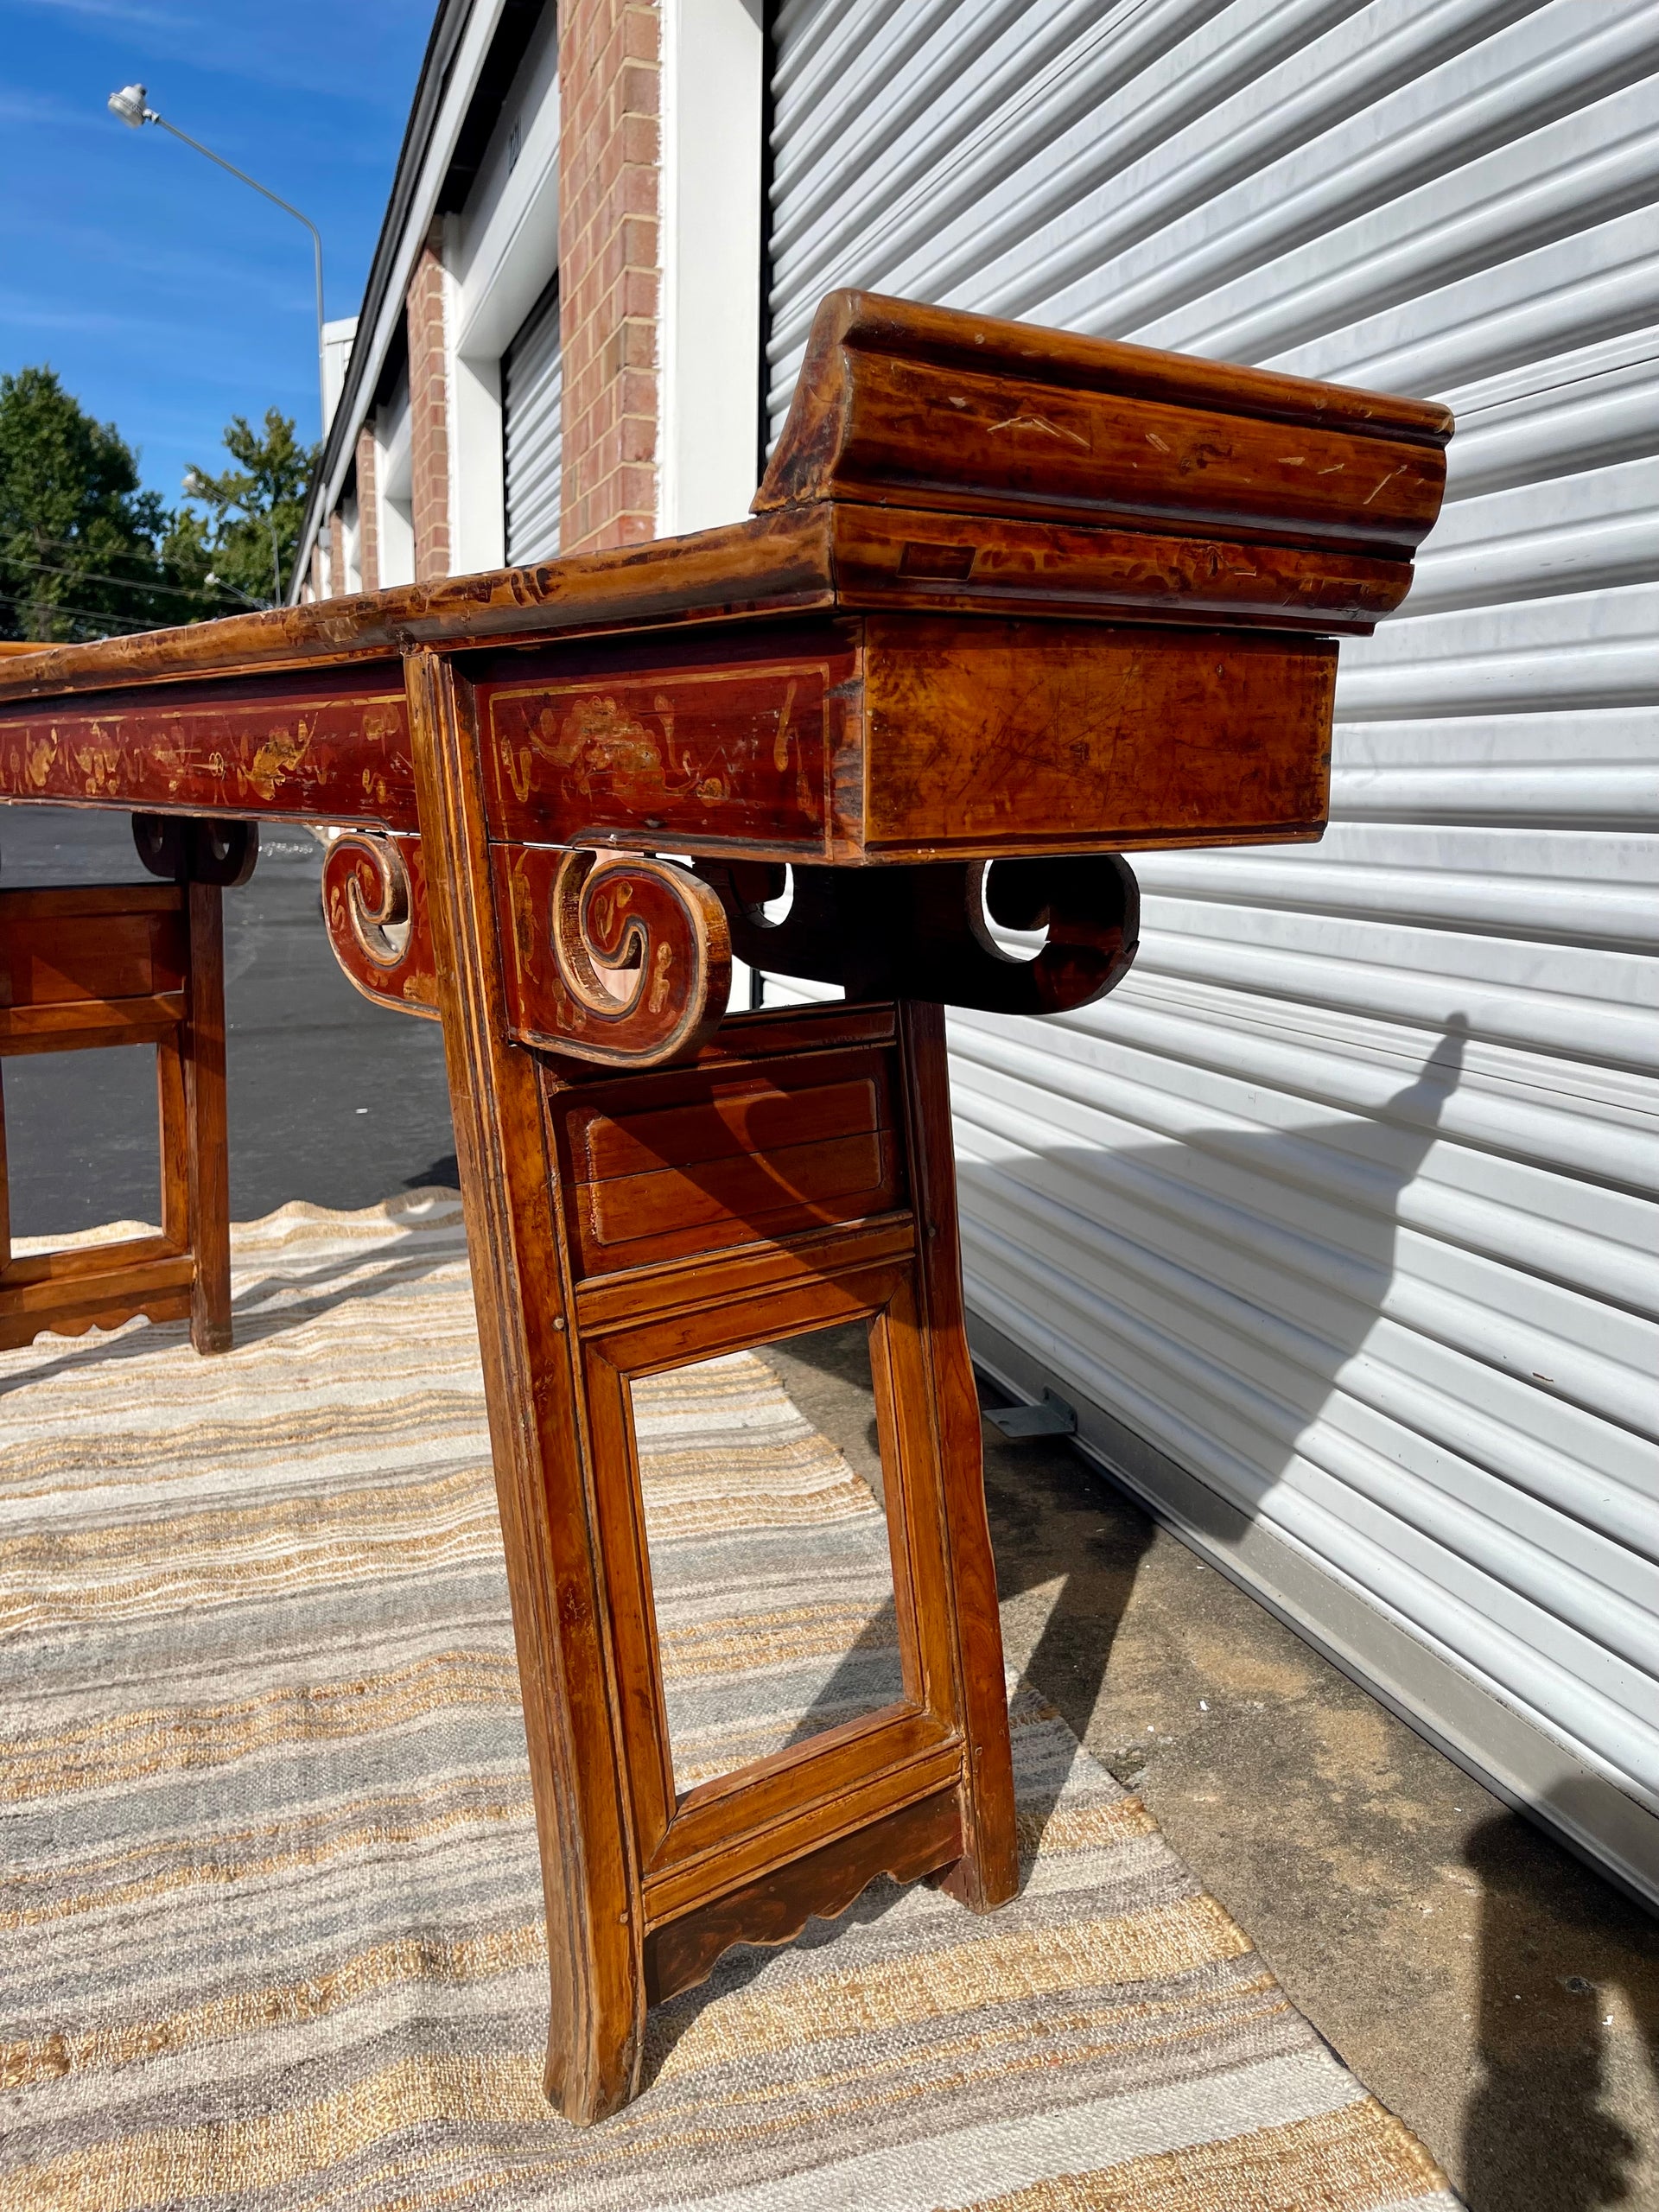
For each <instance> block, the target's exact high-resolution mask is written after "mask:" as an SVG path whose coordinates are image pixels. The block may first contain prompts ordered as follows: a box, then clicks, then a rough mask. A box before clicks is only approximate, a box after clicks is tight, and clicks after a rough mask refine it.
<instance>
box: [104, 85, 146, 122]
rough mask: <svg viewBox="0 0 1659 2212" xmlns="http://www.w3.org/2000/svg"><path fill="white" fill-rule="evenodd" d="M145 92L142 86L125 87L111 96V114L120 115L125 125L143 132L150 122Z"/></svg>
mask: <svg viewBox="0 0 1659 2212" xmlns="http://www.w3.org/2000/svg"><path fill="white" fill-rule="evenodd" d="M145 97H146V95H145V92H144V88H143V86H142V85H123V86H122V87H121V89H120V91H119V92H111V94H110V113H111V115H118V116H119V117H120V118H121V120H122V122H123V123H125V124H130V125H131V127H132V129H133V130H143V127H144V125H145V124H147V123H148V122H149V108H148V107H147V106H146V105H144V101H145Z"/></svg>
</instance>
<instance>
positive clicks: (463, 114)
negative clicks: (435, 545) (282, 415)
mask: <svg viewBox="0 0 1659 2212" xmlns="http://www.w3.org/2000/svg"><path fill="white" fill-rule="evenodd" d="M504 5H505V0H476V4H475V5H474V9H473V12H472V15H471V16H470V17H469V18H468V21H467V29H466V30H465V31H464V32H463V33H462V35H461V44H460V47H459V48H458V49H457V51H456V54H455V58H454V64H453V66H452V67H451V68H450V72H449V82H448V87H447V88H446V90H445V92H444V96H443V104H442V106H441V107H440V108H439V110H438V115H437V120H436V122H435V124H434V125H433V129H432V136H431V137H430V138H429V140H428V142H427V147H426V155H425V158H424V160H423V162H422V163H421V173H420V177H419V179H418V181H417V182H416V188H415V191H414V194H413V195H412V197H411V199H410V208H409V219H408V220H407V222H406V223H405V224H404V232H403V236H402V238H400V239H399V240H398V242H397V259H396V261H395V262H394V263H393V264H392V270H391V281H390V282H389V283H388V284H387V286H386V290H385V298H384V299H383V300H382V302H381V305H380V312H379V315H378V317H377V319H376V321H375V323H374V326H373V327H372V330H370V331H369V332H368V333H367V334H366V338H367V347H366V350H367V353H368V362H367V365H366V373H365V379H364V386H363V388H364V390H365V392H366V391H372V389H373V385H374V381H375V380H376V379H377V378H378V375H379V373H380V365H381V364H382V363H383V362H384V361H385V358H386V355H387V353H388V352H389V351H390V350H391V344H392V341H393V340H394V338H395V337H396V335H397V330H398V327H399V326H400V325H401V323H402V321H403V318H404V302H405V300H406V298H407V297H408V294H409V287H410V280H411V279H412V277H413V276H414V274H415V264H416V261H417V260H418V259H419V257H420V253H421V249H422V247H423V245H425V243H426V239H427V236H428V233H429V232H430V230H431V227H432V221H433V218H434V216H435V214H436V213H437V206H438V194H440V193H441V192H442V189H443V181H444V178H445V177H446V176H447V175H448V172H449V164H450V162H451V161H452V160H453V159H454V151H455V142H456V140H457V139H458V138H459V137H460V136H461V125H462V124H464V123H465V122H466V120H467V108H468V107H469V106H470V105H471V104H472V98H473V93H474V90H475V89H476V87H477V85H478V79H479V77H480V73H482V70H483V67H484V64H485V61H486V60H487V58H488V56H489V51H490V47H491V45H492V43H493V41H494V38H495V32H496V26H497V24H498V23H499V22H500V20H501V10H502V8H503V6H504ZM363 336H364V334H363V333H361V332H359V341H360V340H362V338H363ZM356 459H357V450H356V441H355V439H353V440H352V441H350V442H348V443H347V444H346V446H345V447H344V448H342V450H341V452H340V457H339V460H338V461H337V462H336V464H335V467H334V471H333V473H332V474H331V475H330V476H329V479H328V481H327V487H326V490H325V493H324V497H323V499H322V501H321V510H320V511H321V514H322V515H323V517H324V518H325V519H326V518H327V516H329V515H331V514H332V513H333V512H334V509H335V507H336V506H338V505H339V504H340V490H341V487H342V486H343V485H344V484H345V481H346V477H347V476H348V475H349V474H351V471H352V468H353V466H354V465H355V462H356Z"/></svg>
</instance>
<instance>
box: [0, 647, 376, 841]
mask: <svg viewBox="0 0 1659 2212" xmlns="http://www.w3.org/2000/svg"><path fill="white" fill-rule="evenodd" d="M0 798H16V799H55V800H59V801H61V802H64V803H66V804H69V805H73V806H111V807H116V806H119V807H130V808H132V809H133V810H135V811H142V812H144V813H149V814H210V815H211V814H228V815H235V816H238V817H258V816H265V817H270V816H286V817H288V818H289V819H290V820H299V821H315V822H364V823H376V824H380V825H383V826H384V827H385V828H386V829H414V828H415V826H416V823H415V771H414V767H413V765H412V763H411V761H410V746H409V716H408V711H407V708H406V706H405V703H404V690H403V678H402V675H401V671H397V669H396V668H395V667H394V668H393V669H392V670H391V671H387V670H386V669H385V667H383V666H382V667H375V668H372V669H362V670H348V671H328V672H327V673H324V672H320V671H308V670H298V671H295V672H294V673H292V674H290V675H288V676H283V677H262V678H259V679H257V681H256V680H249V681H247V682H244V683H235V682H227V683H211V684H209V683H202V684H195V683H193V684H191V685H190V686H189V687H188V690H185V689H175V688H171V687H162V686H156V687H152V688H149V689H146V690H131V691H122V692H117V693H106V694H105V695H104V696H102V697H99V696H88V697H86V698H69V699H57V700H52V701H48V702H42V703H41V705H40V706H39V707H38V708H35V709H33V710H32V711H29V710H28V709H21V710H20V709H12V710H11V712H10V714H9V715H8V717H7V719H6V722H5V725H4V728H3V729H0Z"/></svg>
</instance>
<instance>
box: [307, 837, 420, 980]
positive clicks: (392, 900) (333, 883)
mask: <svg viewBox="0 0 1659 2212" xmlns="http://www.w3.org/2000/svg"><path fill="white" fill-rule="evenodd" d="M322 912H323V919H324V921H325V922H326V923H327V929H328V942H329V944H331V945H332V946H333V947H334V957H335V959H336V960H338V961H339V963H340V966H341V967H342V968H343V969H345V971H346V975H347V976H348V977H349V978H350V979H351V981H352V982H353V983H354V984H355V985H356V986H357V988H358V989H359V991H361V992H362V994H363V995H364V997H365V998H369V999H372V1000H374V1001H375V1003H376V1004H377V1005H378V1006H394V1007H401V1008H402V1010H403V1011H404V1013H405V1014H422V1015H423V1016H424V1017H425V1018H426V1019H427V1020H436V1019H437V1014H438V985H437V975H436V969H435V961H434V958H433V952H432V932H431V928H430V925H429V921H428V918H427V911H426V871H425V866H424V863H423V859H422V855H421V841H420V839H419V838H418V837H399V836H391V835H385V834H381V833H378V832H375V831H370V830H356V829H353V830H348V831H346V834H345V835H344V836H340V837H336V838H335V840H334V843H333V844H332V845H330V846H329V848H328V852H327V858H326V859H325V860H324V861H323V863H322Z"/></svg>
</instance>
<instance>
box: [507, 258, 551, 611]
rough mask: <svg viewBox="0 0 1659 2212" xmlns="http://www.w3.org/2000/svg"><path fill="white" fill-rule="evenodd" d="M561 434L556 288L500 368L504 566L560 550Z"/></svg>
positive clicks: (540, 304)
mask: <svg viewBox="0 0 1659 2212" xmlns="http://www.w3.org/2000/svg"><path fill="white" fill-rule="evenodd" d="M563 432H564V371H563V357H562V355H561V353H560V348H559V296H558V292H557V290H556V289H554V290H553V291H552V292H550V294H549V295H548V296H546V297H544V298H543V299H542V300H540V301H539V302H537V305H536V306H535V307H534V308H531V312H530V314H529V315H527V316H526V317H525V318H524V327H523V329H522V330H520V331H519V333H518V336H517V337H516V338H515V339H514V340H513V341H512V345H511V346H509V347H508V348H507V353H506V358H505V360H504V361H503V362H502V364H501V435H502V444H503V447H504V448H505V454H504V458H505V480H506V500H507V562H508V565H509V566H510V567H512V568H515V569H517V568H522V567H524V565H525V563H528V562H531V561H550V560H551V559H552V558H553V556H554V555H555V554H556V552H557V551H558V550H559V491H560V481H561V461H562V458H563V444H564V435H563Z"/></svg>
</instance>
